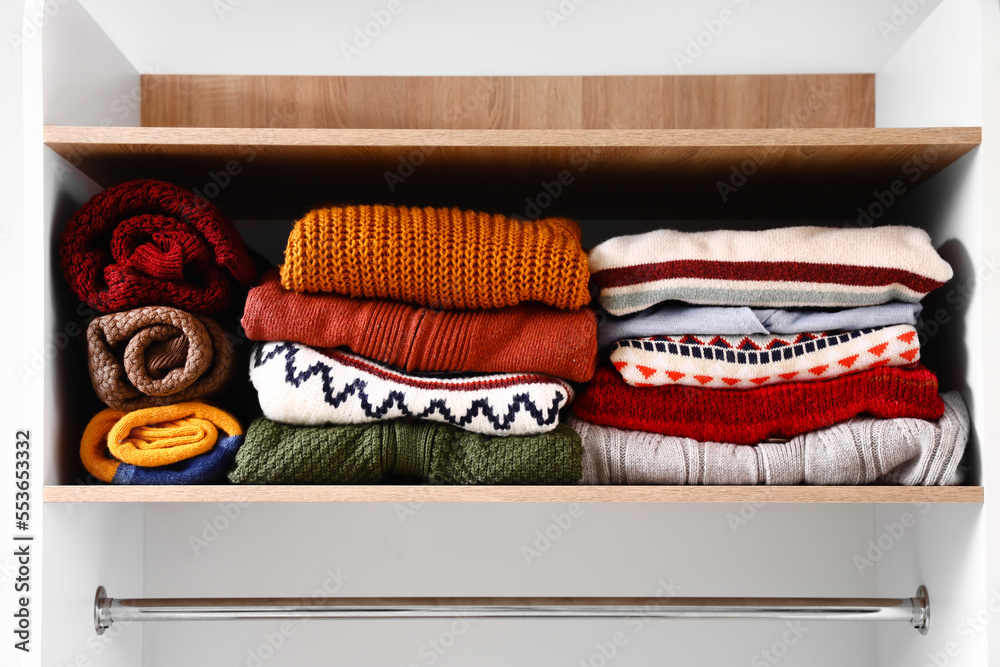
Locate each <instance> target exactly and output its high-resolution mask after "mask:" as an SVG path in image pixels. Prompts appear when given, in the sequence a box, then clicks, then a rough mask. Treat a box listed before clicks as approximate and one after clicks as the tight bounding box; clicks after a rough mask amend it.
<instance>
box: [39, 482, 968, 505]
mask: <svg viewBox="0 0 1000 667" xmlns="http://www.w3.org/2000/svg"><path fill="white" fill-rule="evenodd" d="M44 501H45V502H49V503H75V502H115V503H118V502H129V503H145V502H150V503H156V502H350V503H353V502H366V503H389V502H391V503H411V502H412V503H419V502H459V503H461V502H489V503H497V502H500V503H507V502H537V503H549V502H552V503H567V502H575V503H584V502H603V503H633V502H637V503H665V502H666V503H746V502H755V503H982V502H983V487H981V486H945V487H934V486H930V487H924V486H917V487H912V486H911V487H906V486H430V485H425V486H402V485H400V486H364V485H358V486H233V485H217V486H187V487H185V486H46V487H45V491H44Z"/></svg>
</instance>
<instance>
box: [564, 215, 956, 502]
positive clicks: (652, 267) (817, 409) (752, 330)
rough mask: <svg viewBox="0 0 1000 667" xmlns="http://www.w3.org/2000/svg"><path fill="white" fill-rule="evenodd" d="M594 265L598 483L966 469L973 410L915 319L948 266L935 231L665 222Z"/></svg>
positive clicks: (884, 476) (587, 398)
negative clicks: (706, 228)
mask: <svg viewBox="0 0 1000 667" xmlns="http://www.w3.org/2000/svg"><path fill="white" fill-rule="evenodd" d="M589 262H590V269H591V271H592V272H593V280H594V282H595V283H596V285H597V286H598V287H599V288H600V302H601V306H602V307H603V308H604V310H605V311H607V314H608V315H607V316H603V317H602V318H601V324H600V326H599V332H598V338H599V343H600V347H601V349H602V350H606V351H607V352H608V356H607V363H606V364H603V365H601V367H599V368H598V369H597V372H596V375H595V377H594V380H593V381H592V382H591V383H590V385H589V386H588V387H587V389H586V391H585V392H584V393H583V394H582V395H581V396H580V398H579V399H578V400H577V401H576V403H575V404H574V406H573V411H574V414H575V416H576V418H577V419H576V420H575V421H574V422H573V424H574V426H575V428H576V429H577V430H578V432H580V434H581V435H582V436H583V445H584V482H585V483H587V482H589V483H631V482H639V483H671V484H719V483H730V484H751V483H770V484H788V483H800V482H805V483H822V484H860V483H870V482H882V483H905V484H947V483H951V482H952V481H953V477H954V473H955V469H956V467H957V465H958V461H959V459H960V458H961V456H962V453H963V451H964V447H965V442H966V439H967V437H968V413H967V412H966V410H965V407H964V405H963V404H962V402H961V399H960V398H959V397H958V396H957V395H951V396H945V397H944V400H942V397H941V396H940V395H939V394H938V384H937V378H936V377H935V375H934V374H933V373H932V372H930V371H929V370H927V369H926V368H924V367H922V366H921V365H920V364H919V358H920V342H919V338H918V335H917V330H916V329H915V328H914V325H915V324H916V323H917V316H918V314H919V309H920V307H919V304H918V302H919V300H920V299H921V298H922V297H923V296H924V295H926V294H927V293H928V292H929V291H931V290H933V289H935V288H937V287H939V286H941V285H942V284H943V283H944V282H945V281H947V280H948V279H949V278H951V275H952V272H951V268H950V267H949V266H948V264H947V263H946V262H945V261H944V260H942V259H941V258H940V257H939V256H938V254H937V253H936V252H935V250H934V248H933V247H932V245H931V243H930V238H929V237H928V236H927V234H926V233H925V232H923V231H922V230H919V229H915V228H908V227H879V228H871V229H832V228H821V227H792V228H784V229H772V230H765V231H755V232H749V231H712V232H698V233H684V232H679V231H673V230H659V231H655V232H650V233H647V234H640V235H636V236H623V237H618V238H614V239H611V240H608V241H606V242H605V243H602V244H601V245H599V246H597V247H596V248H594V249H593V251H592V252H591V253H590V257H589ZM863 416H867V417H863ZM930 420H933V421H934V422H935V423H933V424H931V423H928V421H930ZM769 439H771V440H773V439H780V440H788V442H784V443H782V444H777V443H765V442H764V441H767V440H769ZM758 443H761V444H758ZM740 445H757V447H753V448H744V447H740Z"/></svg>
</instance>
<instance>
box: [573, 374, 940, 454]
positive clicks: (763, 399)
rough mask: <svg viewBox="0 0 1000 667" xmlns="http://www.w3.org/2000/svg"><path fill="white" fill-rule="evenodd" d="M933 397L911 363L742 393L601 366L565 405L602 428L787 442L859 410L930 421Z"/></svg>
mask: <svg viewBox="0 0 1000 667" xmlns="http://www.w3.org/2000/svg"><path fill="white" fill-rule="evenodd" d="M937 392H938V383H937V377H935V376H934V374H933V373H931V372H930V371H929V370H927V369H926V368H924V367H923V366H920V365H919V364H918V365H917V366H916V368H914V369H905V368H898V367H897V368H876V369H873V370H867V371H861V372H859V373H851V374H849V375H842V376H840V377H836V378H832V379H830V380H822V381H819V382H790V383H788V384H777V385H772V386H770V387H758V388H755V389H747V390H746V391H731V390H729V389H704V388H695V387H684V386H679V385H672V386H663V387H651V388H647V387H630V386H629V385H627V384H625V381H624V380H622V378H621V375H619V374H618V373H617V372H616V371H615V370H614V369H613V368H611V367H610V366H603V365H602V366H599V367H598V368H597V372H596V373H595V374H594V379H593V380H591V381H590V383H589V384H588V385H587V388H586V389H585V390H584V392H583V393H582V394H581V395H580V397H579V398H578V399H577V400H576V402H575V403H574V404H573V414H575V415H576V416H577V417H579V418H580V419H582V420H584V421H588V422H591V423H594V424H600V425H602V426H615V427H618V428H627V429H633V430H638V431H650V432H653V433H662V434H664V435H675V436H679V437H682V438H694V439H695V440H698V441H700V442H730V443H733V444H737V445H752V444H756V443H757V442H760V441H761V440H765V439H767V438H794V437H795V436H797V435H801V434H803V433H807V432H809V431H815V430H816V429H819V428H823V427H826V426H830V425H832V424H836V423H838V422H842V421H845V420H847V419H850V418H851V417H855V416H857V415H860V414H863V413H867V414H869V415H871V416H874V417H881V418H894V417H914V418H917V419H937V418H939V417H940V416H941V414H942V412H943V411H944V404H943V403H942V402H941V397H940V396H938V393H937Z"/></svg>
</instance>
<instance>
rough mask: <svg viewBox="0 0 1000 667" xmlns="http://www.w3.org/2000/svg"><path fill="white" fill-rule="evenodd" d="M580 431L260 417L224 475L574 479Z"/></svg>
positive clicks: (306, 480)
mask: <svg viewBox="0 0 1000 667" xmlns="http://www.w3.org/2000/svg"><path fill="white" fill-rule="evenodd" d="M580 457H581V448H580V437H579V436H578V435H577V434H576V433H574V432H573V430H572V429H570V428H569V427H567V426H565V425H560V426H558V427H556V428H555V429H553V430H552V431H550V432H548V433H542V434H538V435H530V436H509V437H505V438H496V437H489V436H485V435H479V434H476V433H469V432H468V431H463V430H462V429H458V428H454V427H452V426H448V425H446V424H432V423H428V422H416V423H411V422H407V421H403V420H392V421H383V422H378V423H375V424H365V425H353V426H326V427H308V426H289V425H286V424H278V423H276V422H273V421H270V420H268V419H265V418H264V417H261V418H259V419H256V420H254V422H253V423H252V424H250V428H249V429H247V439H246V444H244V445H243V447H242V448H241V449H240V451H239V453H238V454H237V456H236V465H235V467H234V468H233V469H232V470H231V471H230V473H229V480H230V481H232V482H235V483H237V484H372V483H378V482H392V481H398V480H410V481H422V482H429V483H431V484H576V483H577V482H578V481H579V479H580V474H581V473H580V471H581V467H580V465H581V464H580Z"/></svg>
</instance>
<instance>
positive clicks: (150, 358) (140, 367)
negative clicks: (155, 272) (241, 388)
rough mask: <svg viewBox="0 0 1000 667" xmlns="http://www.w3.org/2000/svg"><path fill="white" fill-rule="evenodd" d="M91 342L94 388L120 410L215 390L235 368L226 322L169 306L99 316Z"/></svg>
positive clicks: (89, 336) (90, 329) (89, 335)
mask: <svg viewBox="0 0 1000 667" xmlns="http://www.w3.org/2000/svg"><path fill="white" fill-rule="evenodd" d="M87 347H88V352H89V355H88V356H89V361H88V364H89V367H90V381H91V383H92V384H93V385H94V390H95V391H96V392H97V395H98V396H99V397H100V399H101V400H102V401H104V402H105V403H106V404H107V405H108V406H110V407H112V408H115V409H116V410H126V411H128V410H138V409H141V408H149V407H153V406H157V405H167V404H169V403H179V402H182V401H189V400H192V399H195V398H200V397H202V396H207V395H210V394H213V393H215V392H217V391H219V390H220V389H222V387H223V386H225V384H226V382H227V381H228V380H229V377H230V376H231V375H232V371H233V363H232V362H233V353H232V349H231V347H230V344H229V341H228V340H227V339H226V334H225V332H224V331H223V330H222V327H220V326H219V325H218V324H216V323H215V322H214V321H213V320H210V319H208V318H207V317H198V316H195V315H191V314H190V313H185V312H184V311H182V310H177V309H176V308H168V307H166V306H147V307H145V308H136V309H135V310H130V311H127V312H124V313H114V314H111V315H104V316H102V317H97V318H94V319H93V320H92V321H91V323H90V326H89V327H87Z"/></svg>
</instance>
